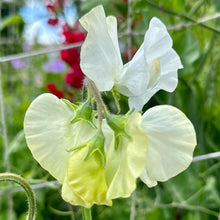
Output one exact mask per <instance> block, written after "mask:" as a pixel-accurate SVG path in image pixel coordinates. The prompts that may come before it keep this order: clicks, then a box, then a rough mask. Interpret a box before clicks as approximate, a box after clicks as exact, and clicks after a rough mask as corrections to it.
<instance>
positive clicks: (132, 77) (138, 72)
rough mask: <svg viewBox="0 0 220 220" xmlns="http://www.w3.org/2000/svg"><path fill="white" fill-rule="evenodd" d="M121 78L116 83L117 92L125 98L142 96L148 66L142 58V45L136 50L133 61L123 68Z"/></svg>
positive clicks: (145, 86)
mask: <svg viewBox="0 0 220 220" xmlns="http://www.w3.org/2000/svg"><path fill="white" fill-rule="evenodd" d="M122 71H123V77H121V79H120V81H118V82H117V83H116V88H117V90H118V91H119V92H120V93H122V94H123V95H126V96H134V95H135V96H137V95H140V94H142V93H143V92H144V91H145V90H146V88H147V86H148V82H149V73H148V66H147V63H146V60H145V57H144V45H143V44H142V45H141V47H140V48H139V49H138V51H137V53H136V54H135V55H134V57H133V59H132V60H131V61H130V62H128V63H127V64H126V65H124V67H123V70H122Z"/></svg>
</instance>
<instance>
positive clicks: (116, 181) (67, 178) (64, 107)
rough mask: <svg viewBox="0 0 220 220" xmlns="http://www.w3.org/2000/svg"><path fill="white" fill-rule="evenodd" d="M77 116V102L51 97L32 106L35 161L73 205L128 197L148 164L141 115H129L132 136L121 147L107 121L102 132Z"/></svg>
mask: <svg viewBox="0 0 220 220" xmlns="http://www.w3.org/2000/svg"><path fill="white" fill-rule="evenodd" d="M81 109H82V108H81ZM76 115H77V113H76V111H75V110H74V107H72V104H70V103H69V102H68V101H64V100H61V99H58V98H57V97H56V96H54V95H52V94H47V93H46V94H42V95H40V96H39V97H37V98H36V99H35V100H34V101H33V102H32V103H31V105H30V106H29V108H28V110H27V112H26V115H25V119H24V133H25V138H26V141H27V145H28V147H29V149H30V150H31V152H32V154H33V156H34V158H35V159H36V160H37V161H38V162H39V163H40V165H41V166H42V167H43V168H44V169H46V170H48V171H49V172H50V174H51V175H52V176H53V177H54V178H56V179H57V180H58V181H59V182H60V183H61V184H62V197H63V199H64V200H65V201H67V202H69V203H71V204H73V205H81V206H84V207H87V208H89V207H91V206H92V205H93V204H105V205H109V206H111V205H112V199H114V198H118V197H129V196H130V195H131V193H132V192H133V191H134V189H135V187H136V179H137V178H138V177H139V176H140V175H141V174H142V172H143V170H144V167H145V164H146V153H147V146H148V145H147V143H148V140H147V136H146V134H145V131H144V130H143V128H142V125H141V123H142V118H141V114H140V113H133V114H131V115H129V116H127V118H126V123H125V124H124V128H125V131H126V133H127V135H128V136H127V137H126V136H121V138H120V142H119V144H118V147H117V149H115V141H116V140H115V136H114V131H113V130H112V129H111V128H110V126H109V125H108V124H107V123H106V121H105V120H104V121H103V125H102V130H101V131H100V130H97V128H95V127H94V126H91V124H90V123H87V122H86V121H83V120H77V119H78V118H75V116H76ZM78 115H80V116H82V114H81V113H80V114H78ZM94 121H95V120H94ZM73 122H74V123H73ZM103 135H104V136H103ZM105 154H106V156H104V155H105ZM102 158H104V159H102Z"/></svg>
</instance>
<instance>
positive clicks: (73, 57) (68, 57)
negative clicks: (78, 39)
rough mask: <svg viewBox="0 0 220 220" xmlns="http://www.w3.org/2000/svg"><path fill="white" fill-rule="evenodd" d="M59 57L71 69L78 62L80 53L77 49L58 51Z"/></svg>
mask: <svg viewBox="0 0 220 220" xmlns="http://www.w3.org/2000/svg"><path fill="white" fill-rule="evenodd" d="M60 57H61V59H62V60H63V61H65V62H66V63H68V64H69V65H70V66H71V67H72V66H74V65H75V64H78V63H79V62H80V51H79V49H78V48H72V49H69V50H62V51H60Z"/></svg>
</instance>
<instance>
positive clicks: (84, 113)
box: [71, 99, 96, 128]
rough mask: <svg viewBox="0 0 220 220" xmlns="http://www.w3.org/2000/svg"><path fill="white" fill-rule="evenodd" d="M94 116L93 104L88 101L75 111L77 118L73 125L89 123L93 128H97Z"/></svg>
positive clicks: (75, 117) (74, 119)
mask: <svg viewBox="0 0 220 220" xmlns="http://www.w3.org/2000/svg"><path fill="white" fill-rule="evenodd" d="M93 116H94V112H93V108H92V102H91V100H89V99H87V100H86V102H84V103H82V104H81V105H80V106H79V107H78V108H77V109H75V116H74V118H73V119H72V121H71V123H75V122H78V121H87V122H88V123H89V124H90V125H91V126H92V127H94V128H96V125H95V124H94V123H93V118H94V117H93Z"/></svg>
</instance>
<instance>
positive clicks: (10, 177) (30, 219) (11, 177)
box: [0, 173, 36, 220]
mask: <svg viewBox="0 0 220 220" xmlns="http://www.w3.org/2000/svg"><path fill="white" fill-rule="evenodd" d="M0 181H12V182H15V183H17V184H19V185H20V186H21V187H23V189H24V190H25V192H26V195H27V197H28V216H27V218H26V219H27V220H34V219H35V215H36V201H35V196H34V192H33V191H32V189H31V186H30V184H29V183H28V182H27V181H26V180H25V179H24V178H22V177H21V176H19V175H16V174H14V173H0Z"/></svg>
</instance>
